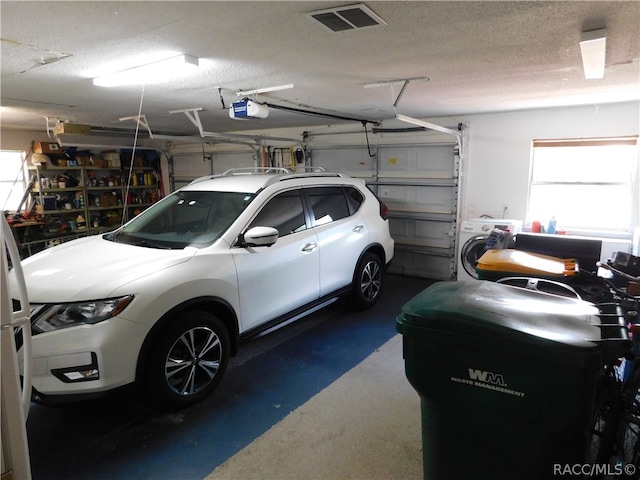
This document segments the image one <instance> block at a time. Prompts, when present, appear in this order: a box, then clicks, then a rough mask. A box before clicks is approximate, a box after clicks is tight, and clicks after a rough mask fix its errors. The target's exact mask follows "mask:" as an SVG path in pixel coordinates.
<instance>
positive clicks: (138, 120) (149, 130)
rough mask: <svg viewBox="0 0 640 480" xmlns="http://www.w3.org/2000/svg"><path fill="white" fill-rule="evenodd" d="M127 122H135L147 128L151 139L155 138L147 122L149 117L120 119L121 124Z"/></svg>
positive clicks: (140, 116) (138, 116)
mask: <svg viewBox="0 0 640 480" xmlns="http://www.w3.org/2000/svg"><path fill="white" fill-rule="evenodd" d="M125 120H135V121H136V122H138V123H139V124H140V125H142V126H143V127H145V128H146V129H147V132H149V137H150V138H153V133H152V132H151V128H150V127H149V122H147V117H146V116H145V115H135V116H133V117H122V118H120V121H121V122H123V121H125Z"/></svg>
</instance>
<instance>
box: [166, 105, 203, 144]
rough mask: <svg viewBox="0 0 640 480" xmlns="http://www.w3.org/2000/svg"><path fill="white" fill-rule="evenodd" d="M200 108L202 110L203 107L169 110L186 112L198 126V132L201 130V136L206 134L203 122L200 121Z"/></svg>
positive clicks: (171, 111) (170, 111)
mask: <svg viewBox="0 0 640 480" xmlns="http://www.w3.org/2000/svg"><path fill="white" fill-rule="evenodd" d="M200 110H202V107H197V108H185V109H184V110H169V113H184V114H185V115H186V116H187V118H188V119H189V120H190V121H191V123H193V124H194V125H195V126H196V128H197V129H198V132H200V136H201V137H204V136H205V135H204V131H203V129H202V122H201V121H200V115H198V112H199V111H200Z"/></svg>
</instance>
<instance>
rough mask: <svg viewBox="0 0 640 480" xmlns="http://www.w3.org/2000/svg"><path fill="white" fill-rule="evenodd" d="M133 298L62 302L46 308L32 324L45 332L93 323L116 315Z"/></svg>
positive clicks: (38, 331)
mask: <svg viewBox="0 0 640 480" xmlns="http://www.w3.org/2000/svg"><path fill="white" fill-rule="evenodd" d="M132 300H133V295H126V296H124V297H119V298H109V299H107V300H95V301H91V302H81V303H61V304H59V305H50V306H49V307H48V308H46V307H45V308H44V309H43V312H42V314H41V315H39V316H38V318H37V319H36V321H35V322H33V324H32V326H33V328H34V330H35V332H34V333H44V332H50V331H53V330H59V329H61V328H69V327H75V326H76V325H83V324H85V325H92V324H94V323H98V322H102V321H104V320H106V319H108V318H111V317H115V316H116V315H118V314H119V313H120V312H122V310H124V309H125V307H126V306H127V305H129V303H131V301H132Z"/></svg>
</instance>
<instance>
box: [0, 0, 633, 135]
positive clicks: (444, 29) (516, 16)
mask: <svg viewBox="0 0 640 480" xmlns="http://www.w3.org/2000/svg"><path fill="white" fill-rule="evenodd" d="M349 3H353V2H318V1H298V2H293V1H282V2H269V1H257V2H251V1H234V2H222V1H196V2H189V1H182V2H164V1H161V2H154V1H139V2H134V1H131V2H129V1H127V2H112V1H100V2H95V1H53V2H31V1H7V0H3V1H2V2H0V13H1V17H0V21H1V36H2V44H1V48H2V50H1V52H0V53H1V60H2V64H1V75H2V84H1V90H0V92H1V96H2V107H3V108H2V117H1V119H0V120H1V122H2V127H3V128H4V129H6V128H29V129H43V131H44V130H46V125H47V119H48V122H49V123H50V124H51V125H52V124H55V123H56V122H57V121H59V120H60V121H71V122H76V123H86V124H90V125H93V126H97V127H103V128H117V129H122V128H134V127H135V122H133V121H121V120H120V119H121V118H122V117H130V116H136V115H138V112H141V113H142V114H144V115H145V116H146V119H147V121H148V123H149V126H150V127H151V129H152V130H153V131H157V132H167V133H169V132H171V133H182V134H197V132H198V130H197V128H196V127H195V126H194V125H193V124H192V123H191V122H190V121H189V119H188V118H187V117H186V116H185V115H184V114H171V113H169V112H170V111H172V110H181V109H188V108H202V110H201V111H200V113H199V115H200V118H201V120H202V124H203V128H204V130H206V131H211V132H230V131H234V130H235V131H237V130H249V129H265V128H278V127H286V126H310V125H320V124H333V123H341V121H340V120H337V119H335V118H332V117H323V116H317V115H310V114H306V113H299V112H298V113H292V112H290V111H282V110H276V109H271V112H270V115H269V117H268V118H266V119H260V120H245V121H238V120H231V119H229V115H228V111H227V110H225V109H223V103H224V105H225V107H228V106H229V105H230V104H231V102H233V101H237V100H238V99H239V98H240V97H238V96H237V95H236V92H237V91H238V90H245V91H246V90H251V89H259V88H266V87H273V86H279V85H285V84H293V85H294V87H293V88H291V89H288V90H281V91H276V92H272V93H268V94H260V95H256V96H253V97H252V98H253V100H255V101H257V102H261V103H262V102H267V103H269V104H271V105H275V106H281V107H286V108H295V109H299V110H303V111H307V112H314V113H325V114H330V115H335V116H337V117H348V118H352V119H356V121H357V120H368V121H372V122H376V121H381V120H385V119H390V118H393V117H394V116H395V114H396V113H400V114H404V115H409V116H413V117H419V118H429V117H447V116H448V117H451V119H452V121H454V122H455V120H456V116H459V115H463V114H473V113H486V112H498V111H505V110H521V109H530V108H540V107H549V106H565V105H577V104H600V103H607V102H614V101H625V100H638V99H639V98H640V63H639V58H640V28H638V25H640V2H637V1H631V2H626V1H612V2H602V1H564V2H554V1H540V2H527V1H512V2H499V1H472V2H464V1H445V2H437V1H415V2H410V1H388V2H387V1H368V2H365V3H366V5H367V6H368V7H369V8H370V9H371V10H373V11H374V12H375V13H376V14H377V15H379V16H380V17H381V18H382V19H383V20H384V21H385V22H386V25H381V26H372V27H367V28H363V29H359V30H352V31H346V32H339V33H333V32H331V31H330V30H328V29H327V28H325V27H324V26H322V25H320V24H319V23H317V22H316V21H315V20H313V19H312V18H311V17H310V16H309V15H308V14H309V12H312V11H314V10H318V9H324V8H329V7H334V6H338V5H345V4H349ZM597 28H606V29H607V33H608V38H607V63H606V70H605V78H604V79H603V80H585V79H584V75H583V71H582V63H581V59H580V49H579V44H578V42H579V39H580V33H581V32H582V31H586V30H592V29H597ZM181 53H187V54H190V55H194V56H196V57H199V58H200V59H201V60H200V65H201V68H200V72H199V73H198V74H196V75H193V76H192V77H189V78H186V79H182V80H180V81H173V82H171V81H168V82H163V83H161V84H159V85H147V86H146V87H144V88H143V87H140V86H138V87H132V88H129V87H127V88H125V87H120V88H101V87H96V86H93V85H92V82H91V78H92V77H93V76H95V75H98V74H103V73H108V72H110V71H115V70H121V69H125V68H129V67H131V66H134V65H138V64H144V63H149V62H150V61H152V60H154V59H157V58H159V57H167V56H171V55H176V54H181ZM422 77H428V80H425V79H423V80H413V81H410V82H409V83H408V84H407V85H406V88H405V89H404V91H403V92H402V95H400V93H401V87H402V86H403V82H392V81H393V80H402V79H412V78H422ZM376 82H382V83H383V86H380V87H374V88H365V87H364V85H365V84H370V83H376ZM385 82H386V83H385ZM221 97H222V99H221ZM394 103H396V106H395V107H394Z"/></svg>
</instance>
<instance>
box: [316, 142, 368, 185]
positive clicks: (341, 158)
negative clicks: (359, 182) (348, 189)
mask: <svg viewBox="0 0 640 480" xmlns="http://www.w3.org/2000/svg"><path fill="white" fill-rule="evenodd" d="M311 159H312V160H311V161H312V163H313V166H314V167H324V168H325V169H327V170H328V171H331V172H340V173H345V174H347V175H349V176H352V177H358V178H371V177H373V176H374V168H375V165H374V160H375V158H374V157H371V156H370V155H369V151H368V150H367V149H366V148H325V149H314V150H313V152H312V155H311Z"/></svg>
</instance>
